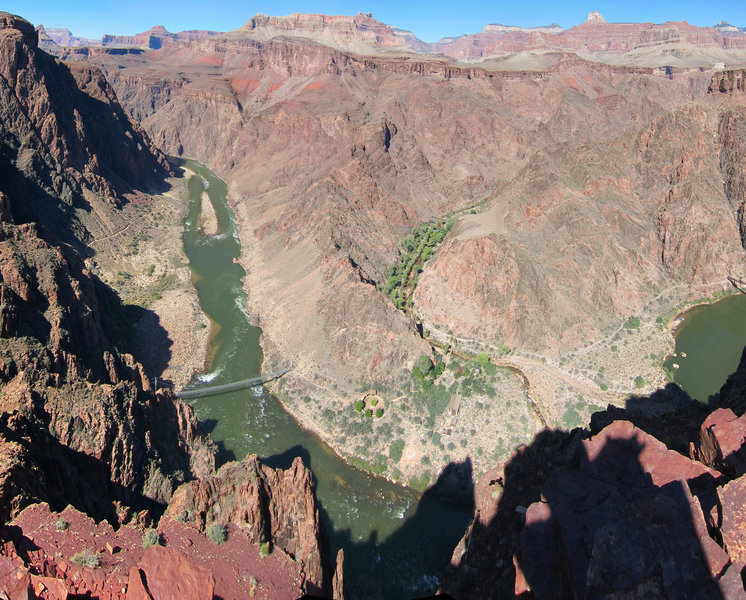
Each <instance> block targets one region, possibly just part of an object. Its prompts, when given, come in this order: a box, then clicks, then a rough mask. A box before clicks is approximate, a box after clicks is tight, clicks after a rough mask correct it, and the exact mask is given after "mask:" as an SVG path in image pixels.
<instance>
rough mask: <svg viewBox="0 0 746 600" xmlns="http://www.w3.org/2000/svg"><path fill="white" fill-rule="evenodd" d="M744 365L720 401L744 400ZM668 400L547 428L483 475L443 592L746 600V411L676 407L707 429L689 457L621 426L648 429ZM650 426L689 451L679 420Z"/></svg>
mask: <svg viewBox="0 0 746 600" xmlns="http://www.w3.org/2000/svg"><path fill="white" fill-rule="evenodd" d="M744 363H746V361H742V363H741V368H740V369H739V372H737V373H736V374H734V375H733V376H732V378H731V380H730V381H729V384H728V385H726V386H724V387H723V390H722V391H721V396H720V398H721V403H724V404H725V405H730V404H731V403H732V404H733V405H734V406H737V405H738V403H737V402H734V400H735V398H734V397H733V390H734V389H739V390H740V389H741V388H740V387H738V385H739V384H741V383H743V373H742V372H741V371H742V368H743V366H744ZM668 393H669V394H672V393H673V392H672V391H671V390H669V392H668ZM661 394H662V393H660V394H658V396H656V397H655V398H651V399H644V401H641V402H639V403H638V402H633V403H631V404H630V405H631V408H630V409H629V410H628V411H625V410H624V409H617V408H614V407H610V408H609V409H608V410H607V411H604V412H602V413H597V414H596V415H594V423H593V427H592V430H593V431H595V432H596V433H595V434H593V435H591V434H589V432H587V431H583V430H576V431H574V432H572V433H564V432H543V433H541V434H539V436H537V439H536V440H535V441H534V443H532V444H531V445H530V446H528V447H526V448H522V449H519V451H518V452H517V453H516V455H515V456H514V457H512V458H511V460H510V461H509V462H508V463H507V464H506V465H505V466H500V467H497V468H496V469H495V470H494V471H492V472H489V473H487V474H485V476H484V477H483V478H482V479H481V480H480V481H479V483H478V484H477V486H476V505H477V506H476V508H477V510H476V512H475V518H474V522H473V523H472V525H471V527H470V528H469V530H468V531H467V533H466V535H465V536H464V538H463V540H462V542H461V543H460V544H459V546H458V547H457V548H456V551H455V552H454V555H453V559H452V564H451V567H450V568H449V570H448V572H447V573H446V575H445V577H444V579H443V581H442V589H443V590H444V591H447V592H449V593H451V594H453V595H454V596H455V597H459V598H464V599H468V598H498V597H505V596H506V595H508V594H515V596H516V597H521V598H535V599H536V600H540V599H542V598H557V597H563V598H564V597H573V598H575V597H578V598H580V597H586V598H587V597H625V598H626V597H629V598H640V597H645V598H653V597H654V598H721V597H722V598H743V597H744V596H745V595H746V591H744V582H743V580H742V576H741V572H742V569H743V568H744V564H746V562H745V561H746V558H745V556H746V554H744V537H743V530H744V522H743V514H744V508H745V507H746V495H744V491H746V488H745V486H746V478H745V477H744V474H743V471H742V470H741V469H740V468H739V465H740V462H739V460H738V457H739V456H740V455H741V454H742V453H743V452H744V450H745V449H746V443H745V442H746V439H745V436H744V427H743V424H742V422H741V421H742V417H737V416H736V414H735V413H734V412H733V411H732V410H731V409H730V408H725V407H720V408H717V409H716V410H715V411H714V412H712V413H711V414H709V415H707V416H706V417H705V416H703V410H702V406H701V405H700V406H697V405H696V404H691V405H688V404H676V403H675V402H674V405H675V406H676V415H677V416H680V417H681V419H682V420H686V419H689V420H690V421H691V423H689V424H687V425H685V426H684V428H683V429H684V430H685V431H689V432H690V434H691V435H696V427H695V426H696V425H697V424H698V423H701V427H700V433H699V435H698V437H697V439H694V440H690V441H691V442H692V444H691V454H692V457H687V456H686V455H685V454H684V453H683V451H685V448H681V449H680V451H675V450H672V449H670V448H669V447H667V446H666V445H665V444H664V443H663V442H661V441H659V440H658V439H656V438H655V437H653V436H652V435H650V434H648V433H646V432H645V431H643V430H642V429H640V428H638V427H636V426H635V425H633V424H632V423H631V422H630V421H628V420H626V418H627V417H629V418H631V419H633V420H634V421H636V422H638V423H645V422H646V417H645V414H646V413H648V414H649V411H648V410H647V409H646V408H645V405H646V404H647V403H650V402H653V403H654V404H658V403H663V404H669V405H671V408H673V406H674V405H672V404H671V402H672V401H673V396H669V397H668V398H667V399H666V398H663V397H662V395H661ZM739 399H740V400H742V398H740V397H739ZM703 419H704V420H703ZM649 425H650V426H651V427H652V428H654V429H657V430H658V432H659V435H661V436H662V437H663V438H665V439H669V440H670V443H673V444H674V445H675V446H677V447H681V446H683V444H682V443H681V441H680V440H679V439H678V438H679V437H680V434H681V429H682V428H681V427H677V426H676V418H674V419H673V420H672V422H671V423H670V424H669V425H670V427H668V428H667V427H666V426H665V424H664V423H660V424H658V425H657V426H656V424H655V423H653V422H652V420H650V421H649ZM599 428H600V429H599ZM674 429H676V430H677V431H674Z"/></svg>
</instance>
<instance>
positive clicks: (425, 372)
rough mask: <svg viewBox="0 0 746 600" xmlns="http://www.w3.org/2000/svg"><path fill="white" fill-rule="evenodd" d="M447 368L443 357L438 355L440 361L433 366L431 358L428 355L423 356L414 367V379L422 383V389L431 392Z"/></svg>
mask: <svg viewBox="0 0 746 600" xmlns="http://www.w3.org/2000/svg"><path fill="white" fill-rule="evenodd" d="M445 368H446V364H445V363H444V362H443V359H442V357H440V356H439V355H438V361H437V362H436V363H435V364H433V361H432V360H430V357H429V356H427V354H423V355H421V356H420V358H419V359H418V360H417V362H416V363H415V365H414V367H412V377H413V378H414V379H416V380H417V381H419V382H420V384H421V385H422V388H423V389H425V390H429V389H430V388H431V387H432V386H433V383H435V380H436V379H437V378H438V377H440V376H441V375H442V374H443V371H444V370H445Z"/></svg>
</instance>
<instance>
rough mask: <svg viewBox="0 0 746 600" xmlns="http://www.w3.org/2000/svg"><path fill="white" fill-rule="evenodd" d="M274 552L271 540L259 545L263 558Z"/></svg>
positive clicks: (260, 554)
mask: <svg viewBox="0 0 746 600" xmlns="http://www.w3.org/2000/svg"><path fill="white" fill-rule="evenodd" d="M271 553H272V550H271V548H270V547H269V542H262V545H261V546H259V556H261V557H262V558H266V557H267V556H269V555H270V554H271Z"/></svg>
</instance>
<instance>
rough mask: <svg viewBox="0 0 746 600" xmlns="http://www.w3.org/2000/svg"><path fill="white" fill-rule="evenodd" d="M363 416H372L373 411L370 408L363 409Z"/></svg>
mask: <svg viewBox="0 0 746 600" xmlns="http://www.w3.org/2000/svg"><path fill="white" fill-rule="evenodd" d="M365 416H366V417H372V416H373V411H372V410H371V409H370V408H367V409H365Z"/></svg>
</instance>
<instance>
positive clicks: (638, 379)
mask: <svg viewBox="0 0 746 600" xmlns="http://www.w3.org/2000/svg"><path fill="white" fill-rule="evenodd" d="M635 387H636V388H637V389H638V390H639V389H640V388H643V387H645V379H644V378H643V377H642V375H638V376H637V377H635Z"/></svg>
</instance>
